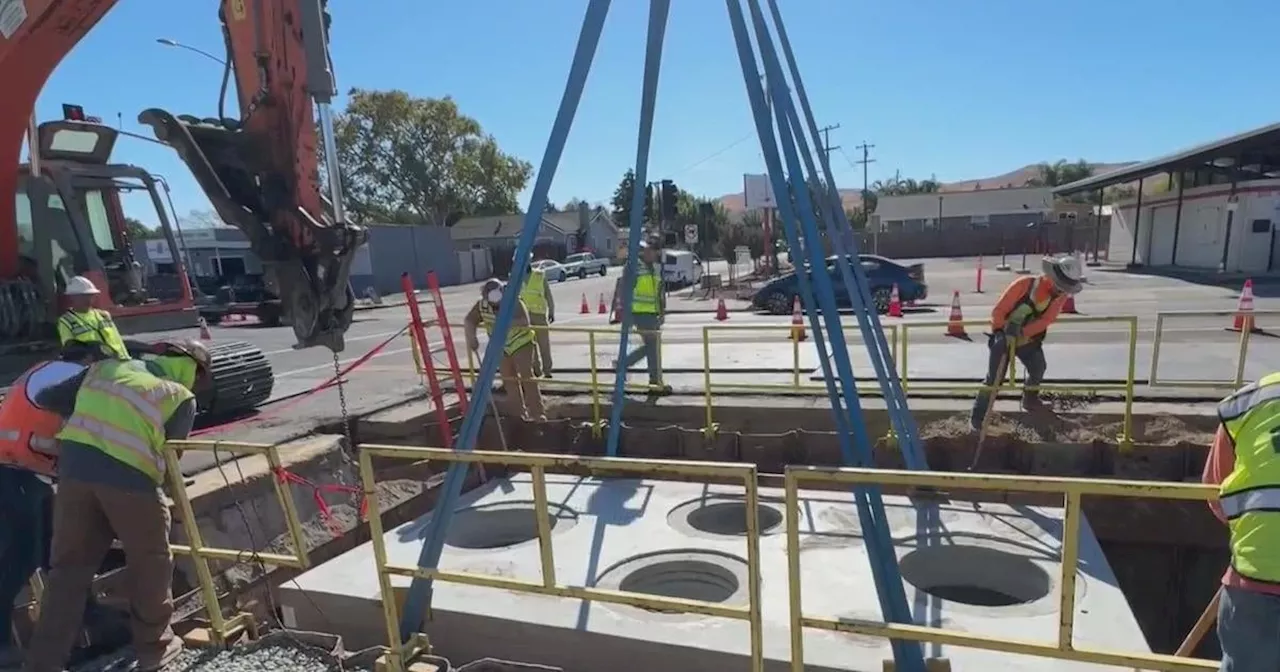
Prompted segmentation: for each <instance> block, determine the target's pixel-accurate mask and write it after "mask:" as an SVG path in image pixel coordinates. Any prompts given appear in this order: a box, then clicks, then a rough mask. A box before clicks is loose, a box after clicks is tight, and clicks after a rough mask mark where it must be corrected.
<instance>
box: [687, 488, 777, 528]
mask: <svg viewBox="0 0 1280 672" xmlns="http://www.w3.org/2000/svg"><path fill="white" fill-rule="evenodd" d="M782 518H783V509H782V507H781V505H780V504H779V503H777V502H772V501H761V502H760V503H759V504H757V505H756V520H757V522H758V523H759V529H760V534H769V533H770V532H774V531H776V530H777V529H778V528H779V527H781V525H782ZM667 523H668V524H670V525H671V526H672V527H674V528H676V529H678V530H681V531H684V532H687V533H691V534H698V533H701V534H702V535H710V536H716V537H733V536H742V535H745V534H746V533H747V503H746V501H745V500H743V499H742V498H741V497H699V498H698V499H694V500H691V501H688V502H685V503H683V504H680V505H679V506H676V507H675V508H673V509H671V513H669V514H668V515H667Z"/></svg>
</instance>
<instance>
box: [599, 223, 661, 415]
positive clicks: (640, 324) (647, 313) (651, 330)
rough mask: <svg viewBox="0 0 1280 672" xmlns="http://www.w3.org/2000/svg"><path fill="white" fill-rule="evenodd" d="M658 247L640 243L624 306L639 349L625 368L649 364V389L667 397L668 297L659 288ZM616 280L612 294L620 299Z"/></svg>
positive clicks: (629, 355) (631, 354) (620, 279)
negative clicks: (664, 366) (664, 374)
mask: <svg viewBox="0 0 1280 672" xmlns="http://www.w3.org/2000/svg"><path fill="white" fill-rule="evenodd" d="M660 248H661V245H660V244H659V243H658V241H656V240H650V241H643V240H642V241H640V259H639V260H638V263H637V264H636V274H635V289H634V290H633V292H632V295H631V305H630V306H623V309H624V310H627V309H629V310H630V311H631V317H632V319H633V320H634V322H633V324H634V325H635V329H636V331H637V332H639V333H640V340H641V345H640V347H638V348H636V349H634V350H632V351H631V352H629V353H627V360H626V368H628V369H630V368H631V367H633V366H635V365H636V364H637V363H639V362H640V360H641V359H644V360H646V363H647V364H648V365H649V388H650V390H652V391H653V392H655V393H658V394H670V393H671V386H670V385H666V384H664V383H663V382H662V345H661V343H662V333H661V332H662V325H663V322H664V321H665V319H666V312H667V296H666V292H665V291H663V287H662V269H661V267H660V266H659V265H658V260H659V255H660V254H661V253H662V250H661V249H660ZM625 277H627V276H626V273H623V274H622V277H620V278H618V282H617V283H616V284H615V286H614V290H613V295H614V296H622V291H621V290H622V282H623V278H625Z"/></svg>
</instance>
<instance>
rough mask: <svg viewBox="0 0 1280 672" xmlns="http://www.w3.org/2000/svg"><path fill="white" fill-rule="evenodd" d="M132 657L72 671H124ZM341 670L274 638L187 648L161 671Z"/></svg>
mask: <svg viewBox="0 0 1280 672" xmlns="http://www.w3.org/2000/svg"><path fill="white" fill-rule="evenodd" d="M132 664H133V657H132V656H131V655H129V654H127V653H120V654H117V655H114V656H108V657H106V658H100V659H98V660H95V661H92V662H89V663H86V664H84V665H80V666H77V667H76V668H75V669H74V670H73V672H128V670H129V668H130V666H131V665H132ZM340 669H342V667H341V665H340V664H339V662H338V661H337V660H336V659H334V657H333V656H331V655H330V654H328V653H327V652H325V651H322V650H320V649H318V648H315V647H311V646H307V645H305V644H300V643H294V642H290V641H288V640H283V639H275V640H271V641H262V642H257V643H254V644H250V645H248V646H238V647H235V648H231V649H187V650H185V651H183V652H182V653H181V654H179V655H178V658H177V659H176V660H174V661H173V663H171V664H170V665H169V666H168V667H167V668H165V672H334V671H336V670H340Z"/></svg>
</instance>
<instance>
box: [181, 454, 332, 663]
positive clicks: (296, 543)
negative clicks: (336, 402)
mask: <svg viewBox="0 0 1280 672" xmlns="http://www.w3.org/2000/svg"><path fill="white" fill-rule="evenodd" d="M186 451H205V452H212V453H217V452H220V451H226V452H228V453H232V454H234V455H238V456H248V455H263V456H265V458H266V461H267V466H268V467H269V468H270V470H271V473H270V475H269V478H271V483H272V485H273V486H274V487H275V494H276V499H277V500H278V501H279V503H280V508H281V509H282V510H283V511H284V519H285V524H286V526H287V527H288V528H289V542H290V545H291V546H292V547H293V554H291V555H285V554H281V553H264V552H259V551H256V550H252V549H249V550H239V549H234V548H213V547H210V546H206V545H205V543H204V539H203V536H202V535H201V534H200V526H199V524H198V523H197V518H196V512H195V508H194V507H192V505H191V498H190V497H189V496H188V494H187V484H186V481H185V479H184V478H183V475H182V467H181V466H180V465H179V463H178V459H179V455H180V454H181V453H183V452H186ZM164 461H165V465H166V473H167V474H168V477H169V486H170V494H171V496H172V497H173V499H174V501H175V502H176V503H177V504H178V510H179V511H180V512H181V514H182V523H183V525H182V529H183V530H184V531H185V532H186V535H187V540H188V544H185V545H184V544H170V545H169V548H170V549H171V550H172V551H173V552H174V553H175V554H178V555H185V556H189V557H190V558H191V561H192V563H193V564H194V565H195V568H196V581H197V582H198V583H199V584H200V593H201V597H202V598H204V604H205V610H206V611H207V612H208V615H209V629H210V631H211V634H212V636H213V640H214V642H215V643H217V644H225V643H227V642H228V641H229V640H230V639H231V638H233V637H235V636H236V635H237V634H239V633H241V632H243V631H245V630H252V628H253V627H254V623H253V616H252V614H249V613H239V614H236V615H235V616H233V617H231V618H225V617H224V616H223V614H222V609H221V607H220V606H219V602H218V589H217V585H216V584H215V583H214V581H213V572H212V571H211V570H210V569H209V561H210V560H225V561H230V562H261V563H263V564H266V565H275V566H279V567H293V568H295V569H306V568H307V567H308V566H309V565H310V559H309V558H308V557H307V544H306V541H305V537H304V536H303V534H302V523H301V521H300V520H299V519H298V509H297V507H296V506H295V505H294V502H293V496H292V494H291V493H290V492H289V488H288V485H287V484H285V483H284V482H283V481H281V479H279V478H277V477H276V474H278V473H279V472H280V470H282V469H283V468H284V463H283V462H282V461H281V460H280V451H279V450H278V449H277V448H276V446H273V445H267V444H263V443H240V442H234V441H170V442H168V443H167V444H165V449H164Z"/></svg>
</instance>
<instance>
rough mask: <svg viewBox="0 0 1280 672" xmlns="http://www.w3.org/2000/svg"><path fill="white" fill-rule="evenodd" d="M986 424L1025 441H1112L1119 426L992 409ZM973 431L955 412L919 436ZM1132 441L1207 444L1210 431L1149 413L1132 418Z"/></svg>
mask: <svg viewBox="0 0 1280 672" xmlns="http://www.w3.org/2000/svg"><path fill="white" fill-rule="evenodd" d="M993 413H994V415H993V416H992V417H991V420H990V423H989V425H988V427H987V435H988V436H991V437H996V436H999V437H1003V438H1005V439H1007V440H1010V439H1011V440H1014V441H1022V442H1026V443H1044V442H1055V443H1093V442H1095V441H1100V442H1103V443H1114V442H1115V440H1116V437H1117V436H1119V435H1120V433H1121V431H1122V430H1123V424H1122V423H1120V422H1118V421H1114V420H1111V419H1109V418H1108V419H1106V420H1100V419H1098V418H1095V417H1094V416H1090V415H1087V414H1062V415H1054V414H1051V413H1043V414H1041V419H1040V420H1039V421H1037V422H1036V423H1035V424H1031V423H1027V422H1024V421H1022V420H1020V419H1015V418H1013V417H1010V416H1005V415H1002V414H1001V413H1000V412H999V411H993ZM971 434H974V431H973V429H972V428H971V427H970V426H969V417H968V414H957V415H954V416H951V417H948V418H945V419H942V420H937V421H934V422H930V423H927V424H925V425H923V426H921V427H920V438H921V439H922V440H929V439H955V438H959V437H963V436H968V435H971ZM1134 441H1135V442H1136V443H1142V444H1155V445H1168V446H1174V445H1180V444H1187V443H1194V444H1199V445H1205V446H1207V445H1209V444H1210V443H1211V442H1212V441H1213V432H1212V431H1210V430H1207V429H1204V428H1202V427H1197V426H1195V425H1193V424H1191V423H1189V422H1187V421H1186V420H1183V419H1181V418H1179V417H1176V416H1173V415H1163V414H1162V415H1153V416H1143V417H1135V418H1134Z"/></svg>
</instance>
